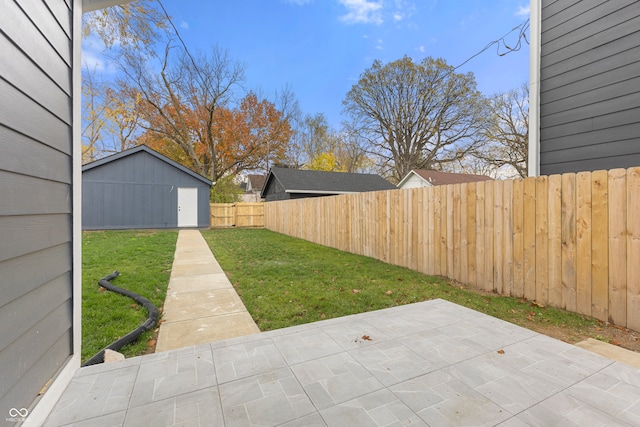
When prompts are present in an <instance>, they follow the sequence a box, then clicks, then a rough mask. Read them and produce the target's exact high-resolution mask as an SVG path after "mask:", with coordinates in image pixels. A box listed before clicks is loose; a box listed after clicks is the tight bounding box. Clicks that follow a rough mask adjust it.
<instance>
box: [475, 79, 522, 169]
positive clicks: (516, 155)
mask: <svg viewBox="0 0 640 427" xmlns="http://www.w3.org/2000/svg"><path fill="white" fill-rule="evenodd" d="M489 108H490V114H489V116H488V120H487V122H486V126H485V128H484V130H483V135H484V137H485V139H486V143H485V144H483V145H482V146H479V147H478V148H477V149H476V150H475V152H474V156H476V157H477V158H479V159H482V160H484V161H486V162H488V163H489V164H491V165H493V166H494V167H496V168H504V167H505V166H507V167H511V168H513V169H514V170H515V171H516V172H517V174H518V175H519V176H520V177H522V178H526V177H527V176H528V170H527V166H528V158H529V157H528V156H529V85H528V84H526V83H524V84H522V85H521V86H520V87H519V88H517V89H513V90H510V91H509V92H506V93H499V94H496V95H494V96H493V97H492V98H491V99H490V103H489Z"/></svg>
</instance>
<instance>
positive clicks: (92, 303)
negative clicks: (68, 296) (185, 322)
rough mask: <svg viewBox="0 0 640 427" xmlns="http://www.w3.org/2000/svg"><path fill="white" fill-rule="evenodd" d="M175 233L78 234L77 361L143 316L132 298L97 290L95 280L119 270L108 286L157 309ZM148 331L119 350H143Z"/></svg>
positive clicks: (166, 282) (166, 281)
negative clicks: (79, 341)
mask: <svg viewBox="0 0 640 427" xmlns="http://www.w3.org/2000/svg"><path fill="white" fill-rule="evenodd" d="M177 237H178V232H177V231H94V232H84V233H83V235H82V362H85V361H86V360H87V359H89V358H90V357H91V356H93V355H94V354H95V353H97V352H98V351H100V350H101V349H103V348H104V347H105V346H107V345H108V344H110V343H111V342H113V341H115V340H116V339H118V338H119V337H121V336H124V335H126V334H127V333H129V332H130V331H132V330H133V329H135V328H137V327H138V326H140V324H142V322H144V321H145V319H146V318H147V311H146V310H145V309H144V307H141V306H139V305H137V304H136V303H135V302H134V301H133V300H132V299H130V298H128V297H125V296H122V295H119V294H115V293H112V292H108V291H104V290H102V291H101V290H100V287H99V286H98V280H100V279H101V278H102V277H104V276H106V275H107V274H109V273H111V272H113V271H114V270H118V271H119V272H120V277H118V278H116V279H114V280H113V282H112V283H113V284H114V285H116V286H118V287H121V288H125V289H129V290H131V291H133V292H136V293H138V294H140V295H142V296H144V297H146V298H148V299H149V300H150V301H151V302H152V303H153V304H154V305H155V306H156V307H162V304H164V299H165V296H166V292H167V286H168V285H169V276H170V273H171V265H172V263H173V254H174V252H175V246H176V240H177ZM152 335H153V331H148V332H146V333H144V334H143V335H142V336H141V337H140V339H139V340H138V341H137V342H135V343H132V344H129V345H127V346H125V347H124V348H122V349H121V350H120V352H121V353H123V354H124V355H125V356H126V357H131V356H137V355H140V354H144V353H145V352H146V350H147V341H148V340H149V339H150V338H151V337H152Z"/></svg>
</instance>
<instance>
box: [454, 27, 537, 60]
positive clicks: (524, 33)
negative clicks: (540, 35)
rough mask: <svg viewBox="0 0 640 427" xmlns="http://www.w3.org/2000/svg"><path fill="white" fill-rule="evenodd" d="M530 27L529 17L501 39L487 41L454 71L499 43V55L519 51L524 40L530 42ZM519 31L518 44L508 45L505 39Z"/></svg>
mask: <svg viewBox="0 0 640 427" xmlns="http://www.w3.org/2000/svg"><path fill="white" fill-rule="evenodd" d="M528 29H529V19H528V18H527V19H526V20H525V21H524V22H523V23H521V24H520V25H517V26H515V27H513V28H512V29H511V31H509V32H508V33H507V34H505V35H504V36H502V37H500V38H499V39H496V40H493V41H491V42H489V43H487V45H486V46H485V47H483V48H482V49H480V51H478V52H477V53H475V54H473V55H471V56H470V57H469V58H467V59H466V60H465V61H464V62H463V63H461V64H460V65H458V66H457V67H454V68H453V70H452V71H455V70H457V69H458V68H460V67H462V66H463V65H465V64H466V63H467V62H469V61H471V60H472V59H473V58H475V57H476V56H478V55H480V54H482V53H484V52H485V51H487V50H488V49H489V48H490V47H491V46H494V45H498V46H497V48H496V53H497V55H498V56H505V55H507V54H509V53H511V52H517V51H519V50H520V49H521V48H522V40H524V41H525V43H527V44H529V40H527V30H528ZM516 30H517V31H518V40H517V41H516V44H515V45H514V47H510V46H509V45H507V43H506V42H505V39H506V38H507V37H508V36H509V35H510V34H511V33H513V32H514V31H516ZM501 46H504V48H505V49H506V51H505V52H503V53H500V47H501Z"/></svg>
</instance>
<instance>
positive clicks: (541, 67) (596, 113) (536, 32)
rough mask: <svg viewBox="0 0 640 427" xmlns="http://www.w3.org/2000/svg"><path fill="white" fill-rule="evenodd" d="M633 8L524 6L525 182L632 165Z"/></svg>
mask: <svg viewBox="0 0 640 427" xmlns="http://www.w3.org/2000/svg"><path fill="white" fill-rule="evenodd" d="M639 28H640V2H639V1H637V0H618V1H606V0H594V1H576V0H532V1H531V47H530V57H531V60H530V66H531V76H530V81H531V89H530V108H529V115H530V119H529V123H530V132H529V135H530V139H529V171H530V175H538V174H543V175H549V174H555V173H565V172H577V171H592V170H597V169H612V168H627V167H632V166H639V165H640V60H639V58H640V31H639V30H638V29H639Z"/></svg>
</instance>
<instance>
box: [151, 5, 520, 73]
mask: <svg viewBox="0 0 640 427" xmlns="http://www.w3.org/2000/svg"><path fill="white" fill-rule="evenodd" d="M158 1H159V0H158ZM528 29H529V19H527V20H525V21H524V22H523V23H521V24H520V25H518V26H516V27H513V28H512V29H511V31H509V32H508V33H507V34H505V35H504V36H502V37H500V38H499V39H497V40H493V41H491V42H489V43H487V45H486V46H485V47H483V48H482V49H480V51H478V52H477V53H475V54H473V55H471V56H470V57H469V58H467V59H466V60H465V61H464V62H462V63H461V64H460V65H458V66H457V67H454V68H453V70H452V71H455V70H457V69H458V68H460V67H462V66H463V65H464V64H466V63H467V62H469V61H471V60H472V59H473V58H475V57H476V56H478V55H480V54H482V53H484V52H485V51H487V50H488V49H489V48H490V47H491V46H494V45H498V46H497V48H496V53H497V54H498V56H505V55H507V54H508V53H511V52H517V51H519V50H520V49H521V48H522V40H524V41H525V43H527V44H529V40H527V30H528ZM516 30H518V41H517V42H516V44H515V45H514V47H510V46H509V45H507V43H506V42H505V39H506V38H507V37H508V36H509V35H510V34H511V33H513V32H514V31H516ZM501 45H504V47H505V49H506V51H505V52H504V53H500V46H501Z"/></svg>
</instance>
